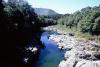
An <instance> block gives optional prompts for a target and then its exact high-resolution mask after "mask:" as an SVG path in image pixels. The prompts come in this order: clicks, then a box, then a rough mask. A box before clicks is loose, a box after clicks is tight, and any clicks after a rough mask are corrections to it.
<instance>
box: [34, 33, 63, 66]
mask: <svg viewBox="0 0 100 67" xmlns="http://www.w3.org/2000/svg"><path fill="white" fill-rule="evenodd" d="M52 34H53V33H52ZM48 35H49V33H48V32H45V33H43V35H42V37H41V41H42V42H43V43H44V45H45V46H46V47H45V48H44V49H42V50H41V54H40V56H39V60H38V62H37V66H36V67H58V65H59V63H60V61H61V60H63V51H61V50H59V49H58V48H57V46H56V45H55V43H54V42H52V41H49V40H48Z"/></svg>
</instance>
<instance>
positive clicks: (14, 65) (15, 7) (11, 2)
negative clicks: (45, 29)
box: [0, 0, 42, 67]
mask: <svg viewBox="0 0 100 67" xmlns="http://www.w3.org/2000/svg"><path fill="white" fill-rule="evenodd" d="M40 30H41V26H40V20H39V18H38V16H37V14H35V12H34V9H33V8H32V7H31V5H29V4H28V3H27V2H26V1H24V0H8V1H7V2H5V1H4V0H0V67H23V66H24V67H27V66H31V65H33V64H35V63H34V62H35V59H36V56H34V53H33V52H30V51H29V52H27V50H26V48H28V47H37V48H39V47H41V46H42V43H41V42H40V36H41V34H39V32H40ZM33 38H34V39H33ZM31 44H32V45H31ZM26 57H27V58H28V59H29V60H27V62H26V61H25V58H26Z"/></svg>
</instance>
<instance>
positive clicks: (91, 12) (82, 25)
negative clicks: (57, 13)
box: [58, 6, 100, 35]
mask: <svg viewBox="0 0 100 67" xmlns="http://www.w3.org/2000/svg"><path fill="white" fill-rule="evenodd" d="M58 24H60V25H65V26H66V28H73V27H74V28H75V29H76V30H78V31H80V32H83V33H90V34H92V35H99V34H100V6H95V7H86V8H83V9H81V10H80V11H76V12H75V13H73V14H65V15H63V16H62V17H61V18H60V19H59V20H58Z"/></svg>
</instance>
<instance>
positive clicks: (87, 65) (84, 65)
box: [75, 60, 100, 67]
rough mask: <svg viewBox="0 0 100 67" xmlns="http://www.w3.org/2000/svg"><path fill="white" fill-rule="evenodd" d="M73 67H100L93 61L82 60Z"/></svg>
mask: <svg viewBox="0 0 100 67" xmlns="http://www.w3.org/2000/svg"><path fill="white" fill-rule="evenodd" d="M99 63H100V62H99ZM75 67H100V64H98V63H97V62H93V61H86V60H82V61H79V62H78V63H77V64H76V66H75Z"/></svg>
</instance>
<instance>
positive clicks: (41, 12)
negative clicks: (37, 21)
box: [34, 8, 58, 16]
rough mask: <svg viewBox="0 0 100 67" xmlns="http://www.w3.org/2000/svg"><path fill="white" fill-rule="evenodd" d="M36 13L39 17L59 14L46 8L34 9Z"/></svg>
mask: <svg viewBox="0 0 100 67" xmlns="http://www.w3.org/2000/svg"><path fill="white" fill-rule="evenodd" d="M34 11H35V13H37V14H38V15H46V16H54V15H57V14H58V13H57V12H55V11H53V10H51V9H46V8H34Z"/></svg>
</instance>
